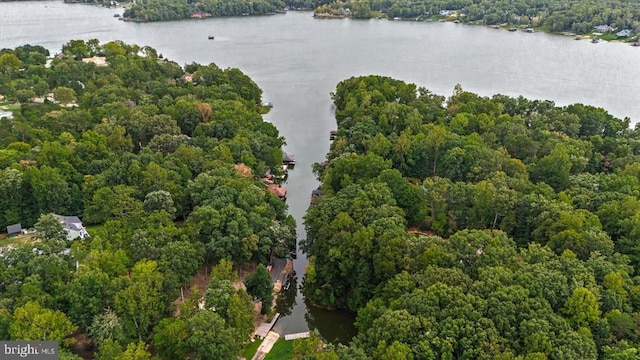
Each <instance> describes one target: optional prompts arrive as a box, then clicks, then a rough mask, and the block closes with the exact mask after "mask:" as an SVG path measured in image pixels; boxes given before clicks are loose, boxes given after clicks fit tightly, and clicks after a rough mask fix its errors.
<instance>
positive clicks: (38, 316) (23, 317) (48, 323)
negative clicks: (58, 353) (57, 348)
mask: <svg viewBox="0 0 640 360" xmlns="http://www.w3.org/2000/svg"><path fill="white" fill-rule="evenodd" d="M76 329H77V327H76V326H74V325H73V324H72V323H71V321H69V319H68V318H67V316H66V315H65V314H64V313H62V312H60V311H57V310H51V309H47V308H45V307H42V306H40V304H38V303H37V302H28V303H26V304H24V305H23V306H20V307H18V308H16V309H15V310H14V311H13V321H12V322H11V325H10V327H9V333H10V335H11V338H12V339H16V340H24V341H29V340H36V341H57V342H59V343H61V344H63V345H71V344H72V343H73V341H75V339H74V338H70V337H68V336H69V335H70V334H71V333H73V332H74V331H76Z"/></svg>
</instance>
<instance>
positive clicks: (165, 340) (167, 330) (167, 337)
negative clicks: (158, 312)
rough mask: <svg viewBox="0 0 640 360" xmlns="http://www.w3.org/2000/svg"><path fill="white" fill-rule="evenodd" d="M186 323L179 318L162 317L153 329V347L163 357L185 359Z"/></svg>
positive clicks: (187, 333)
mask: <svg viewBox="0 0 640 360" xmlns="http://www.w3.org/2000/svg"><path fill="white" fill-rule="evenodd" d="M188 337H189V330H188V329H187V323H186V322H185V321H184V320H183V319H180V318H177V319H176V318H164V319H162V320H161V321H160V322H159V323H158V325H156V327H155V328H154V330H153V348H154V349H155V350H156V351H157V352H158V353H159V354H160V355H161V356H162V357H163V358H165V359H185V358H186V356H187V350H188V349H187V344H186V340H187V338H188Z"/></svg>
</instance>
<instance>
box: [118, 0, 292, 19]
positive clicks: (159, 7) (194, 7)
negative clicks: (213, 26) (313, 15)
mask: <svg viewBox="0 0 640 360" xmlns="http://www.w3.org/2000/svg"><path fill="white" fill-rule="evenodd" d="M284 6H285V5H284V2H282V1H280V0H259V1H247V0H234V1H220V0H206V1H202V2H198V3H195V2H190V1H180V0H161V1H142V2H137V3H135V4H134V5H133V6H131V7H130V8H128V9H127V10H126V11H125V12H124V16H126V17H130V18H133V19H134V20H137V21H166V20H179V19H187V18H190V17H194V16H196V17H208V16H240V15H264V14H270V13H274V12H275V11H276V10H280V9H282V8H284Z"/></svg>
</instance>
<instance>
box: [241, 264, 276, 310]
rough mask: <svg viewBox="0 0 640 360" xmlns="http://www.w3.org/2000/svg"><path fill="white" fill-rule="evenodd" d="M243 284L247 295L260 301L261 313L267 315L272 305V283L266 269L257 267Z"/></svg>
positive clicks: (262, 266)
mask: <svg viewBox="0 0 640 360" xmlns="http://www.w3.org/2000/svg"><path fill="white" fill-rule="evenodd" d="M245 284H246V286H247V292H248V293H249V295H252V296H253V297H254V298H257V299H259V300H260V301H262V313H263V314H267V313H268V312H269V311H270V310H271V304H272V303H273V281H272V280H271V275H269V271H267V268H266V267H265V266H264V265H262V264H260V265H258V267H257V268H256V271H255V272H253V273H251V274H250V275H249V276H247V278H246V280H245Z"/></svg>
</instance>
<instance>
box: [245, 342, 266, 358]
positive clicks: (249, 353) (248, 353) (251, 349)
mask: <svg viewBox="0 0 640 360" xmlns="http://www.w3.org/2000/svg"><path fill="white" fill-rule="evenodd" d="M262 340H263V339H258V340H256V341H254V342H252V343H249V344H248V345H247V346H246V347H245V348H244V350H242V354H240V356H242V357H243V358H245V359H251V358H253V355H255V354H256V351H258V347H259V346H260V344H262Z"/></svg>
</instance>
